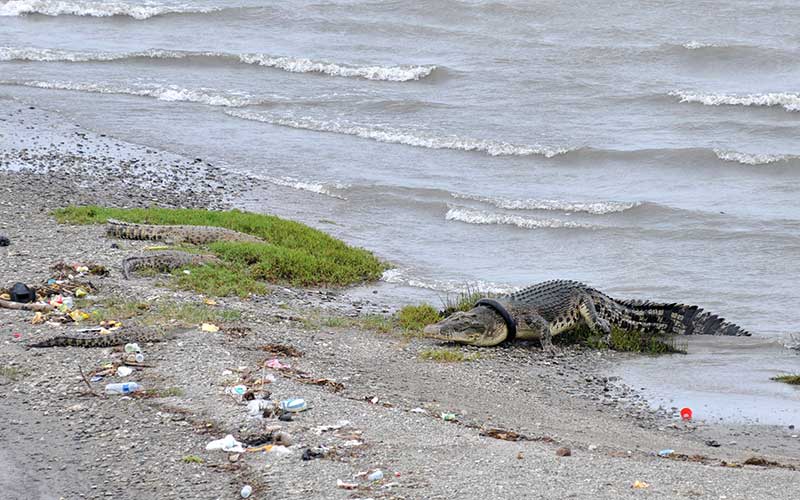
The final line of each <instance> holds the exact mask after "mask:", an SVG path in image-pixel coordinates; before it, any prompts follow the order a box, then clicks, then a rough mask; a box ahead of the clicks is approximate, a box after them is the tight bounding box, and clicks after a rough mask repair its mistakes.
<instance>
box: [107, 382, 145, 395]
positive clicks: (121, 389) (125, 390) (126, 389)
mask: <svg viewBox="0 0 800 500" xmlns="http://www.w3.org/2000/svg"><path fill="white" fill-rule="evenodd" d="M141 390H142V386H141V385H139V384H137V383H136V382H126V383H124V384H108V385H107V386H106V394H130V393H132V392H137V391H141Z"/></svg>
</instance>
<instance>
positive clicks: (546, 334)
mask: <svg viewBox="0 0 800 500" xmlns="http://www.w3.org/2000/svg"><path fill="white" fill-rule="evenodd" d="M517 338H520V339H523V340H532V339H539V340H540V341H541V343H542V350H545V351H548V352H553V333H552V326H551V325H550V323H548V322H547V320H546V319H544V318H543V317H542V316H541V315H539V314H537V313H533V312H530V313H527V314H525V315H522V316H521V317H520V318H519V321H518V323H517Z"/></svg>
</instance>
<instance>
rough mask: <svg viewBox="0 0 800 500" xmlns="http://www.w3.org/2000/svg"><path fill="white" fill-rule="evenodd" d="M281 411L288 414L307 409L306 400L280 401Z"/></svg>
mask: <svg viewBox="0 0 800 500" xmlns="http://www.w3.org/2000/svg"><path fill="white" fill-rule="evenodd" d="M280 408H281V410H283V411H290V412H300V411H303V410H306V409H308V405H307V404H306V400H305V399H302V398H291V399H284V400H283V401H281V406H280Z"/></svg>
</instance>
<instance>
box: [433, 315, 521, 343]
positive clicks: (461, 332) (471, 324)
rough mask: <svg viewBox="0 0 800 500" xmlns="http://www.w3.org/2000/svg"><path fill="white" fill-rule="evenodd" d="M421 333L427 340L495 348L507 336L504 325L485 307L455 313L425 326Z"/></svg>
mask: <svg viewBox="0 0 800 500" xmlns="http://www.w3.org/2000/svg"><path fill="white" fill-rule="evenodd" d="M422 333H423V334H424V335H425V336H426V337H429V338H433V339H437V340H444V341H446V342H456V343H459V344H468V345H474V346H481V347H488V346H495V345H497V344H499V343H500V342H502V341H504V340H505V339H506V337H507V336H508V330H507V328H506V325H505V323H504V322H503V321H502V319H501V320H500V321H498V320H497V316H496V315H495V314H494V313H492V312H491V311H490V310H488V309H487V308H485V307H478V308H475V309H472V310H470V311H467V312H457V313H455V314H453V315H452V316H449V317H447V318H445V319H443V320H442V321H440V322H438V323H436V324H433V325H428V326H426V327H425V328H424V329H423V330H422Z"/></svg>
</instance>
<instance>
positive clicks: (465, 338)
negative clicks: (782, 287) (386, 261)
mask: <svg viewBox="0 0 800 500" xmlns="http://www.w3.org/2000/svg"><path fill="white" fill-rule="evenodd" d="M580 323H585V324H586V325H588V326H589V328H590V329H591V330H592V331H594V332H595V333H600V334H603V335H604V336H605V337H604V340H605V342H606V344H609V343H610V341H611V326H612V325H613V326H616V327H618V328H621V329H623V330H628V331H641V332H644V333H651V334H675V335H694V334H702V335H750V334H749V333H748V332H747V331H745V330H743V329H742V328H740V327H739V326H737V325H734V324H733V323H729V322H727V321H725V320H724V319H722V318H720V317H717V316H715V315H713V314H711V313H708V312H705V311H703V310H702V309H700V308H699V307H697V306H687V305H683V304H661V303H655V302H643V301H638V300H617V299H613V298H611V297H609V296H608V295H606V294H604V293H602V292H600V291H598V290H595V289H594V288H590V287H588V286H586V285H584V284H583V283H579V282H577V281H566V280H554V281H545V282H543V283H539V284H536V285H533V286H530V287H528V288H525V289H523V290H519V291H517V292H514V293H511V294H508V295H504V296H501V297H496V298H485V299H481V300H479V301H478V302H477V303H476V304H475V307H474V308H472V309H471V310H469V311H466V312H457V313H454V314H452V315H451V316H448V317H447V318H445V319H443V320H442V321H440V322H438V323H436V324H434V325H428V326H427V327H425V329H424V334H425V335H426V336H429V337H432V338H436V339H439V340H446V341H450V342H458V343H462V344H470V345H475V346H494V345H497V344H499V343H501V342H503V341H505V340H512V339H514V338H520V339H541V342H542V347H543V348H545V349H547V350H550V349H552V337H553V335H557V334H559V333H562V332H564V331H567V330H570V329H572V328H574V327H576V326H578V324H580Z"/></svg>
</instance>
